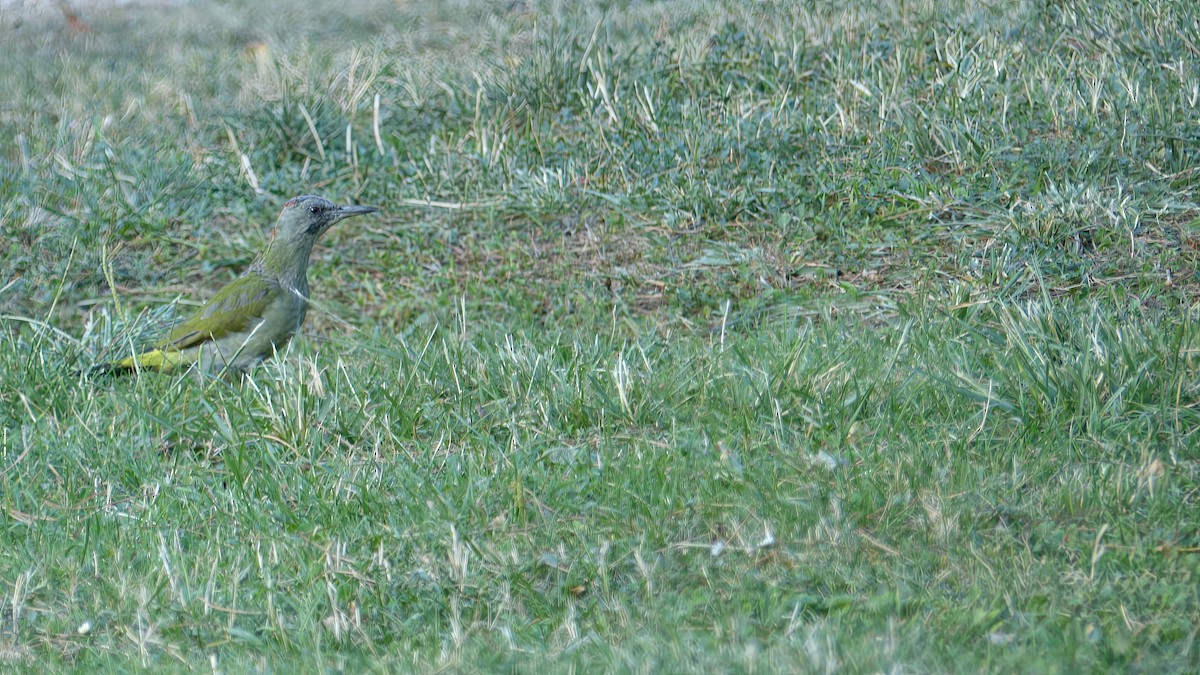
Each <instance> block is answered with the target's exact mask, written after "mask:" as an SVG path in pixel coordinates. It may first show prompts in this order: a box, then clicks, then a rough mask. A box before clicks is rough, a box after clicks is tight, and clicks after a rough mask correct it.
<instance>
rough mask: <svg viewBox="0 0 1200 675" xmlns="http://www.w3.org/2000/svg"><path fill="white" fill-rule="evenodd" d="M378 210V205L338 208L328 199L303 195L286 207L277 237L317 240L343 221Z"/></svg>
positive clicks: (276, 225)
mask: <svg viewBox="0 0 1200 675" xmlns="http://www.w3.org/2000/svg"><path fill="white" fill-rule="evenodd" d="M378 210H379V209H377V208H375V207H374V206H338V205H337V204H334V203H333V202H331V201H329V200H328V199H325V198H324V197H318V196H316V195H301V196H299V197H294V198H292V199H289V200H288V201H287V203H285V204H284V205H283V210H282V211H280V212H279V220H278V221H277V222H276V224H275V237H276V238H281V239H287V240H293V241H299V240H305V239H308V240H310V241H316V239H317V237H320V236H321V235H322V234H325V231H326V230H328V229H329V228H330V227H333V224H334V223H336V222H338V221H339V220H342V219H344V218H349V217H350V216H359V215H362V214H364V213H373V212H375V211H378Z"/></svg>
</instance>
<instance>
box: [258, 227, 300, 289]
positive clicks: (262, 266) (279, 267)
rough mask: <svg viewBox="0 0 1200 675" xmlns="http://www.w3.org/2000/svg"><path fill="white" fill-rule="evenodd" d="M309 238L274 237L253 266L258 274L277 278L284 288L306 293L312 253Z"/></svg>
mask: <svg viewBox="0 0 1200 675" xmlns="http://www.w3.org/2000/svg"><path fill="white" fill-rule="evenodd" d="M312 247H313V242H312V240H311V239H305V240H299V241H297V240H288V239H280V238H275V239H273V240H271V243H270V244H268V245H267V250H266V251H264V252H263V254H262V257H261V258H259V259H258V260H257V261H256V262H255V263H254V265H253V266H252V267H253V268H257V269H256V271H258V272H259V273H260V274H262V275H264V276H266V277H268V278H271V279H275V280H277V281H278V282H279V283H280V285H282V286H284V287H285V288H288V289H291V290H294V291H299V292H300V293H301V294H302V295H304V296H307V295H308V258H309V256H310V255H312Z"/></svg>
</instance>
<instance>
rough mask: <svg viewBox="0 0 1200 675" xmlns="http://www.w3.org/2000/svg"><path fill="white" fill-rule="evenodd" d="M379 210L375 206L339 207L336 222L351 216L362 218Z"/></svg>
mask: <svg viewBox="0 0 1200 675" xmlns="http://www.w3.org/2000/svg"><path fill="white" fill-rule="evenodd" d="M378 210H379V209H377V208H375V207H374V206H339V207H337V218H336V220H341V219H343V218H349V217H350V216H361V215H363V214H364V213H375V212H376V211H378ZM335 222H336V221H335Z"/></svg>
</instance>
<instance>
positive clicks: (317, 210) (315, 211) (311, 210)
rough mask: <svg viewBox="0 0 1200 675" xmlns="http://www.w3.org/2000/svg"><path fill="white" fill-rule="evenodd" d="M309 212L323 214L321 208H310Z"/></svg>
mask: <svg viewBox="0 0 1200 675" xmlns="http://www.w3.org/2000/svg"><path fill="white" fill-rule="evenodd" d="M308 212H309V213H320V212H321V207H319V206H310V207H308Z"/></svg>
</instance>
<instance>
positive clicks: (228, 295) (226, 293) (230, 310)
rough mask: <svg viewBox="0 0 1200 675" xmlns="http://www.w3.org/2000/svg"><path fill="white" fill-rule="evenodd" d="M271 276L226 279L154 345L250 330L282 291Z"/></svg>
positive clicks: (180, 344)
mask: <svg viewBox="0 0 1200 675" xmlns="http://www.w3.org/2000/svg"><path fill="white" fill-rule="evenodd" d="M283 292H284V290H283V288H282V287H281V286H280V285H279V283H278V282H276V281H275V280H274V279H268V278H266V277H264V276H262V275H260V274H256V273H253V272H251V273H249V274H246V275H245V276H241V277H238V278H237V279H234V280H233V281H231V282H229V285H227V286H225V288H222V289H221V290H220V291H218V292H217V294H216V295H214V296H213V297H212V299H211V300H209V301H208V302H207V303H206V304H205V305H204V307H202V308H201V309H200V311H199V312H196V314H194V315H193V316H192V317H191V318H189V319H188V320H186V321H184V322H183V323H181V324H179V325H178V326H176V327H175V328H174V330H172V331H171V332H170V333H169V334H167V336H166V337H165V338H163V339H162V340H161V341H159V343H158V344H157V345H155V347H157V348H158V349H176V350H180V349H187V348H188V347H194V346H196V345H199V344H201V343H204V342H207V341H209V340H220V339H221V338H223V337H225V336H226V335H235V334H237V333H241V332H243V331H247V330H250V328H251V326H252V325H253V324H254V322H255V321H256V320H258V319H260V318H262V317H263V315H264V314H265V313H266V310H267V307H269V306H270V305H271V303H272V302H274V301H275V300H276V298H278V297H279V294H280V293H283Z"/></svg>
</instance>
